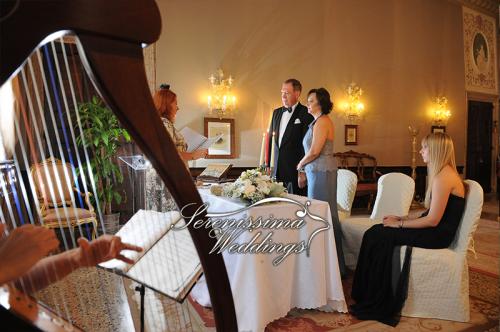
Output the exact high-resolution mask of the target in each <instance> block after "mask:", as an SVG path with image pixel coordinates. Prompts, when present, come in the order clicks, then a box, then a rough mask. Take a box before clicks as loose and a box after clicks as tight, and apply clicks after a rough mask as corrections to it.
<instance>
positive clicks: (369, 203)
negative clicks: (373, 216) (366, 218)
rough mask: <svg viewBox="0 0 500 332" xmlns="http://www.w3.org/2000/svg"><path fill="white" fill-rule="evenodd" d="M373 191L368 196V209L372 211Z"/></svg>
mask: <svg viewBox="0 0 500 332" xmlns="http://www.w3.org/2000/svg"><path fill="white" fill-rule="evenodd" d="M373 196H374V195H373V193H371V194H370V198H368V211H369V212H371V211H372V204H373Z"/></svg>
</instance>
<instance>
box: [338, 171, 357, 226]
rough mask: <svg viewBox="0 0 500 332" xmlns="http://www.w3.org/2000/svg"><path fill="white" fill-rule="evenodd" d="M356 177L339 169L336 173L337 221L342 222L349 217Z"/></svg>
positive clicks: (354, 193)
mask: <svg viewBox="0 0 500 332" xmlns="http://www.w3.org/2000/svg"><path fill="white" fill-rule="evenodd" d="M357 185H358V176H357V175H356V173H354V172H351V171H350V170H348V169H339V170H338V172H337V209H338V212H339V219H340V220H343V219H345V218H347V217H349V216H350V215H351V208H352V202H353V201H354V196H355V195H356V186H357Z"/></svg>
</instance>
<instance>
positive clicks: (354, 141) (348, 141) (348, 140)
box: [344, 125, 358, 145]
mask: <svg viewBox="0 0 500 332" xmlns="http://www.w3.org/2000/svg"><path fill="white" fill-rule="evenodd" d="M344 144H345V145H358V125H345V131H344Z"/></svg>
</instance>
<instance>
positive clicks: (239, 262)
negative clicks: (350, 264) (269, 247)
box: [191, 189, 347, 332]
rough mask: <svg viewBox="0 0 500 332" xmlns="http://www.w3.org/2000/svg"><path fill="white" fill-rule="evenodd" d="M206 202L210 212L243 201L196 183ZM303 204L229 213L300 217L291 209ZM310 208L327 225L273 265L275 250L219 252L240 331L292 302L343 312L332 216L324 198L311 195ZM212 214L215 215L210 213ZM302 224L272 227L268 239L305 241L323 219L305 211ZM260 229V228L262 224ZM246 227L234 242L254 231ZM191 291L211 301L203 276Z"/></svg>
mask: <svg viewBox="0 0 500 332" xmlns="http://www.w3.org/2000/svg"><path fill="white" fill-rule="evenodd" d="M199 192H200V195H201V197H202V199H203V201H204V202H208V203H209V209H208V212H209V213H217V212H219V213H220V212H228V211H235V210H240V209H242V208H244V207H245V204H243V203H241V202H239V201H235V200H231V199H227V198H223V197H218V196H214V195H212V194H210V191H209V190H208V189H200V190H199ZM287 198H290V199H293V200H296V201H298V202H301V203H302V204H304V203H305V202H306V201H307V200H308V199H307V198H306V197H302V196H296V195H288V196H287ZM298 210H301V208H300V207H299V206H298V205H294V204H292V203H283V202H279V203H271V204H266V205H261V206H256V207H252V208H250V209H245V210H244V211H241V212H240V213H238V214H237V215H233V216H230V217H228V218H232V219H241V218H245V219H246V218H248V217H253V218H254V220H255V219H256V218H257V217H262V219H263V220H265V219H267V218H270V216H273V217H274V218H276V219H292V220H293V219H299V218H298V217H297V216H296V215H295V213H296V211H298ZM309 211H310V212H311V213H312V214H314V215H317V216H320V217H322V218H323V219H324V220H326V221H327V222H328V224H329V226H330V228H329V229H327V230H325V231H322V232H319V233H318V234H317V235H316V236H315V237H314V238H313V240H312V241H311V246H310V252H309V255H307V253H306V251H303V252H301V253H299V254H294V253H292V254H290V255H289V256H288V257H286V258H285V259H284V260H283V261H282V262H281V263H280V264H278V265H277V266H275V265H273V260H275V258H276V257H277V256H278V255H277V254H276V253H270V254H269V253H257V254H254V253H243V254H238V253H232V254H231V253H228V251H227V250H225V251H224V252H223V257H224V262H225V264H226V268H227V272H228V276H229V281H230V284H231V290H232V294H233V299H234V305H235V309H236V316H237V320H238V328H239V330H240V331H254V332H257V331H263V330H264V329H265V327H266V325H267V324H268V323H270V322H272V321H273V320H275V319H278V318H280V317H283V316H285V315H286V314H287V313H288V312H289V311H290V309H292V308H318V309H320V310H323V311H340V312H347V305H346V302H345V298H344V292H343V290H342V283H341V278H340V272H339V267H338V261H337V251H336V247H335V239H334V235H333V229H332V218H331V214H330V208H329V205H328V203H327V202H323V201H318V200H311V205H310V207H309ZM214 219H216V218H214ZM303 219H304V221H305V224H304V226H303V227H302V228H300V229H274V230H272V231H273V234H272V238H271V239H272V241H273V242H274V243H275V244H276V243H282V244H288V243H299V242H300V241H305V242H307V241H308V239H309V238H310V236H311V234H313V232H314V231H315V230H317V229H319V228H322V227H325V224H324V223H322V222H318V221H315V220H313V219H312V218H311V217H309V216H306V217H305V218H303ZM260 230H262V229H260ZM258 231H259V229H256V230H254V231H253V232H249V231H245V232H243V233H242V234H241V235H240V236H239V237H238V239H237V241H236V242H237V243H239V244H242V243H248V242H250V241H251V239H252V238H253V237H255V235H256V232H258ZM268 232H269V230H265V231H263V232H262V235H261V236H259V237H258V238H257V240H256V241H255V242H254V243H261V242H262V240H263V239H264V238H265V235H266V234H267V233H268ZM191 296H192V297H193V299H194V300H195V301H197V302H198V303H200V304H201V305H203V306H210V297H209V294H208V289H207V287H206V282H205V279H204V278H203V277H202V278H201V279H200V280H199V281H198V282H197V284H196V286H195V287H194V288H193V290H192V292H191Z"/></svg>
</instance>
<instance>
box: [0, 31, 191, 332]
mask: <svg viewBox="0 0 500 332" xmlns="http://www.w3.org/2000/svg"><path fill="white" fill-rule="evenodd" d="M65 45H66V46H65ZM77 54H78V51H77V50H76V48H75V47H74V45H73V44H65V42H64V40H63V38H59V39H58V40H57V41H51V42H49V43H47V44H45V45H44V46H42V47H41V48H39V49H37V50H35V51H34V53H33V54H32V56H30V57H29V58H28V61H27V62H25V65H23V68H22V69H21V71H20V72H19V74H18V76H17V77H18V81H19V86H20V87H21V89H19V90H21V92H22V96H18V104H19V112H18V114H17V115H18V116H15V119H14V130H15V134H16V136H17V141H18V142H17V147H18V148H17V149H15V150H14V152H13V160H14V164H13V167H14V169H15V173H16V174H17V182H16V183H12V182H9V181H1V188H0V189H1V190H0V192H1V193H2V194H3V197H4V198H6V199H5V210H4V209H3V208H0V219H1V220H2V222H4V223H6V222H7V219H8V220H10V221H11V223H12V227H14V228H16V227H18V226H20V225H22V224H25V223H31V224H41V225H44V224H45V221H44V218H43V217H44V216H43V213H44V211H42V205H43V206H50V207H51V208H55V209H54V212H53V213H54V214H55V220H56V224H57V232H58V233H59V234H60V239H61V240H62V241H61V242H62V243H61V246H62V247H63V249H64V250H69V249H71V248H72V247H76V246H77V243H76V240H77V239H78V238H79V237H80V236H84V237H86V238H87V239H89V240H90V239H91V237H92V231H91V228H92V226H91V225H90V224H88V223H80V221H81V220H79V219H78V218H77V222H76V228H75V230H74V231H73V228H72V224H71V220H70V216H72V215H75V216H78V213H77V210H78V207H83V206H85V202H84V201H83V199H82V197H81V196H80V195H79V194H78V193H76V194H75V193H74V192H73V188H72V187H73V186H75V187H76V189H77V191H78V192H83V193H87V192H89V193H91V194H92V195H93V197H94V200H95V204H94V208H95V209H96V210H95V212H96V214H97V220H98V230H96V231H97V233H98V234H106V233H107V230H106V228H105V224H104V223H103V222H102V220H103V214H102V212H103V211H101V204H100V202H99V195H98V188H97V185H96V183H95V181H94V174H93V170H92V167H91V159H92V156H93V155H94V154H95V153H96V151H94V148H93V146H92V144H86V143H89V142H86V141H85V136H84V135H83V133H84V127H85V126H88V125H89V124H88V123H82V119H81V118H80V114H79V109H78V105H79V103H81V102H83V101H85V99H86V98H87V100H88V96H89V95H90V94H92V93H94V92H93V91H95V90H94V89H93V88H92V87H91V86H89V82H90V80H89V78H88V76H86V74H85V72H84V71H83V70H82V69H83V66H82V65H81V63H80V62H79V61H78V58H77ZM68 56H69V57H71V59H68ZM78 137H79V138H80V139H81V140H82V144H78V143H77V138H78ZM87 146H90V147H87ZM136 152H137V151H136ZM139 153H140V151H139ZM54 158H57V159H60V160H61V163H57V162H56V161H55V159H54ZM46 160H48V162H46V163H44V164H43V166H40V170H39V171H37V172H30V171H29V170H30V168H31V167H32V166H34V165H37V164H40V163H41V162H43V161H46ZM61 164H62V165H66V164H70V165H71V167H70V168H66V167H64V166H61ZM60 168H62V174H61V173H60ZM77 169H78V170H79V171H77ZM125 172H128V173H130V174H129V176H130V177H132V176H133V174H131V173H132V171H131V170H130V169H128V168H125ZM23 174H24V176H23ZM57 174H61V177H58V176H57ZM41 183H45V184H46V188H45V189H44V190H45V191H46V192H45V194H43V195H41V193H40V190H39V188H38V186H37V184H41ZM161 188H162V190H163V191H164V192H165V193H166V194H167V196H170V195H169V194H168V189H167V188H166V186H165V185H164V184H163V181H161ZM65 193H66V194H65ZM68 194H69V202H65V201H66V199H65V197H67V195H68ZM138 194H143V193H138ZM58 201H61V202H60V203H61V205H60V206H57V204H56V203H57V202H58ZM160 201H161V200H160ZM66 203H70V204H66ZM129 203H130V202H129ZM140 208H141V207H140ZM142 208H144V207H142ZM163 208H164V207H162V206H161V205H160V206H157V209H158V210H159V212H161V211H162V209H163ZM145 227H147V228H150V230H151V231H152V230H153V228H154V225H153V223H151V224H149V223H148V224H146V225H145ZM68 230H69V231H68ZM6 232H7V233H8V230H7V229H6ZM173 232H174V234H171V235H172V237H173V240H174V241H169V242H168V246H166V248H168V251H169V253H168V254H169V255H170V256H174V257H177V261H179V260H180V259H181V258H180V257H181V255H180V254H181V252H180V250H181V249H180V248H179V246H177V245H176V244H177V241H178V238H179V236H180V234H175V233H176V232H175V231H173ZM137 236H138V235H137ZM136 239H137V240H139V238H136ZM181 242H182V240H181ZM153 259H154V260H155V261H158V262H161V265H160V264H154V265H152V270H150V271H147V272H143V273H151V274H153V276H152V277H153V279H154V280H155V282H160V280H161V279H160V275H161V274H164V271H163V269H164V268H165V267H166V268H167V269H168V271H171V273H170V275H169V276H168V277H169V278H171V279H172V280H177V281H178V282H179V281H181V275H182V271H181V270H180V269H181V268H182V265H176V264H175V263H170V262H167V261H165V257H164V256H163V255H162V254H160V253H158V254H157V255H156V257H153ZM44 274H45V276H46V278H47V280H50V279H51V278H50V276H51V275H55V276H57V275H58V271H57V269H56V268H55V266H54V265H51V266H49V267H46V268H45V270H44ZM142 276H143V277H145V276H144V275H142ZM28 282H30V283H31V284H32V285H31V288H33V281H32V280H28ZM96 282H97V283H99V286H100V287H105V286H106V285H105V283H106V282H105V281H103V280H102V278H101V276H98V277H97V278H96ZM26 286H27V285H21V288H23V290H25V289H26V288H28V287H26ZM73 291H75V292H76V293H77V294H78V296H76V299H72V301H77V302H78V303H79V305H80V308H84V310H86V311H88V312H91V311H92V301H93V300H94V299H92V298H91V295H90V294H89V293H88V292H86V290H85V286H84V285H76V287H75V289H74V290H73ZM45 294H47V295H48V297H49V298H50V301H51V302H52V304H53V305H51V307H52V309H53V310H55V311H56V313H57V315H58V316H60V317H63V318H65V319H66V320H68V321H70V322H75V321H77V320H78V317H74V316H75V315H76V316H79V315H80V314H81V313H75V312H74V308H73V311H72V309H71V308H70V307H72V305H71V304H69V303H67V301H66V298H65V295H64V293H62V292H58V291H57V290H56V289H55V288H52V287H48V289H47V291H46V293H45ZM103 302H104V305H105V307H106V308H110V307H112V306H113V305H116V304H113V303H111V302H113V301H111V300H110V299H107V298H106V297H105V296H103ZM137 302H138V301H137ZM151 304H153V305H154V307H149V308H148V310H146V320H147V322H148V324H149V326H150V327H152V328H153V330H157V331H164V330H172V331H176V330H179V327H185V326H188V327H191V328H192V317H191V312H190V308H189V303H188V300H186V301H185V302H184V303H182V304H178V303H176V302H173V301H171V300H170V299H167V298H166V297H164V296H163V295H158V294H157V293H156V292H154V291H152V290H150V289H147V292H146V305H147V306H149V305H151ZM108 312H109V310H108ZM165 315H166V316H165ZM88 323H89V324H91V325H92V329H94V328H93V327H94V324H95V323H94V322H93V320H92V319H90V321H89V322H88ZM183 330H186V329H185V328H183Z"/></svg>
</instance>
